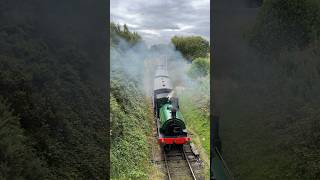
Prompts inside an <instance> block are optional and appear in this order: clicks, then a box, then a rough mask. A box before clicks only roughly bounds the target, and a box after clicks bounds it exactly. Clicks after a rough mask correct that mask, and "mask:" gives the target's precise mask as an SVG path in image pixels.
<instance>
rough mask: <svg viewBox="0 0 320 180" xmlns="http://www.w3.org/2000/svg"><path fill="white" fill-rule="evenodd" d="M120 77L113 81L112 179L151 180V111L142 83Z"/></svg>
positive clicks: (111, 111)
mask: <svg viewBox="0 0 320 180" xmlns="http://www.w3.org/2000/svg"><path fill="white" fill-rule="evenodd" d="M118 77H119V79H117V80H115V79H112V80H111V101H110V102H111V103H110V108H111V109H110V116H111V122H110V123H111V178H112V179H130V178H132V179H147V173H148V167H147V166H146V165H147V163H148V161H147V160H148V158H149V146H148V144H147V136H148V135H149V133H150V124H149V123H150V122H149V119H148V113H150V112H149V111H148V110H147V109H148V107H147V106H146V101H145V99H144V97H143V94H141V90H140V89H138V88H137V86H139V84H138V82H135V80H134V79H127V78H125V77H124V76H122V75H121V74H119V75H118Z"/></svg>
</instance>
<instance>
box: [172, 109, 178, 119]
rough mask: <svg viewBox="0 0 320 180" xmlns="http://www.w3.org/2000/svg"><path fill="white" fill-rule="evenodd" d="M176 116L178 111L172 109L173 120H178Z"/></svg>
mask: <svg viewBox="0 0 320 180" xmlns="http://www.w3.org/2000/svg"><path fill="white" fill-rule="evenodd" d="M176 114H177V109H176V108H172V109H171V116H172V119H175V118H176Z"/></svg>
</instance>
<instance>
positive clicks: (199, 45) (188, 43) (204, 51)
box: [171, 36, 210, 61]
mask: <svg viewBox="0 0 320 180" xmlns="http://www.w3.org/2000/svg"><path fill="white" fill-rule="evenodd" d="M171 42H172V44H173V45H174V46H175V48H176V50H178V51H180V52H181V53H182V55H183V56H184V57H185V58H186V59H187V60H189V61H192V60H193V59H195V58H198V57H206V56H207V55H208V53H209V49H210V45H209V42H208V41H207V40H206V39H204V38H202V37H201V36H187V37H185V36H174V37H172V38H171Z"/></svg>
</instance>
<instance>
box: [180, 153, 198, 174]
mask: <svg viewBox="0 0 320 180" xmlns="http://www.w3.org/2000/svg"><path fill="white" fill-rule="evenodd" d="M182 152H183V155H184V158H185V159H186V160H187V163H188V166H189V170H190V172H191V174H192V177H193V179H194V180H197V178H196V175H195V174H194V172H193V169H192V167H191V164H190V162H189V159H188V157H187V155H186V152H185V151H184V148H183V147H182Z"/></svg>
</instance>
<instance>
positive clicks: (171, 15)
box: [110, 0, 210, 45]
mask: <svg viewBox="0 0 320 180" xmlns="http://www.w3.org/2000/svg"><path fill="white" fill-rule="evenodd" d="M110 20H111V21H112V22H115V23H119V24H127V25H128V27H129V29H130V30H133V31H136V32H138V33H139V34H140V35H141V36H142V38H143V39H144V40H145V41H146V43H147V44H148V45H152V44H159V43H169V42H170V39H171V37H172V36H174V35H200V36H203V37H204V38H206V39H207V40H209V39H210V0H111V2H110Z"/></svg>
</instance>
